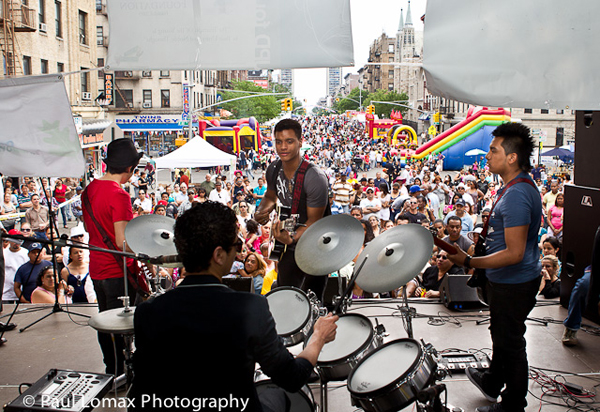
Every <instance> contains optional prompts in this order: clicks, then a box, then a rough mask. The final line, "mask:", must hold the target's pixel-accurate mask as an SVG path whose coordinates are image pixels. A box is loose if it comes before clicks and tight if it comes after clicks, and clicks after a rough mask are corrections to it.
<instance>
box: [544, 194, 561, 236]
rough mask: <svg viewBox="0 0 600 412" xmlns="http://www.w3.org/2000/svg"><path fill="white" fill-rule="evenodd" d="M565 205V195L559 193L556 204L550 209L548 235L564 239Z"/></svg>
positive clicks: (555, 200) (547, 217) (547, 218)
mask: <svg viewBox="0 0 600 412" xmlns="http://www.w3.org/2000/svg"><path fill="white" fill-rule="evenodd" d="M564 205H565V195H564V194H563V193H557V195H556V198H555V199H554V204H553V205H552V206H550V207H549V208H548V215H547V216H546V220H547V223H548V235H549V236H554V237H556V238H558V239H562V234H563V213H564Z"/></svg>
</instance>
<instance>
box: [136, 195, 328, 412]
mask: <svg viewBox="0 0 600 412" xmlns="http://www.w3.org/2000/svg"><path fill="white" fill-rule="evenodd" d="M237 232H238V229H237V218H236V216H235V213H234V212H233V211H232V210H231V209H230V208H228V207H226V206H224V205H222V204H219V203H216V202H211V201H208V202H205V203H202V204H198V205H197V206H194V207H193V208H191V209H190V210H188V211H187V212H186V213H184V214H183V215H182V216H181V217H179V218H178V219H177V222H176V223H175V246H176V247H177V252H178V254H179V256H180V257H181V260H182V262H183V265H184V267H185V269H186V272H187V276H186V277H185V279H184V281H183V282H182V283H181V284H180V285H179V286H178V287H177V288H176V289H173V290H171V291H168V292H167V293H165V294H163V295H160V296H158V297H156V298H155V299H154V300H151V301H150V300H149V301H146V302H144V303H142V304H140V305H139V306H138V307H137V309H136V312H135V318H134V329H135V346H136V352H135V354H134V360H133V366H134V380H133V386H132V390H131V398H132V399H133V400H134V402H135V405H136V408H140V409H148V410H150V409H151V410H161V409H165V410H166V409H167V408H168V406H166V405H170V406H171V407H174V404H173V403H169V402H172V400H173V399H175V398H178V399H179V400H180V404H179V406H180V407H182V406H183V408H184V409H185V405H187V406H188V407H189V408H188V409H190V410H191V409H193V405H194V403H193V402H199V401H198V399H200V400H202V399H205V400H206V399H209V398H211V399H218V400H220V401H221V402H223V404H219V405H220V406H219V409H222V408H223V409H225V410H233V409H235V410H244V411H260V410H265V411H284V410H286V409H288V408H289V400H288V399H287V396H286V395H285V392H284V391H282V390H279V389H278V388H275V389H274V390H270V391H265V392H263V393H261V395H260V396H259V395H257V392H256V390H255V387H254V382H253V374H254V370H255V363H256V362H258V363H259V364H260V367H261V369H262V371H263V372H264V373H265V374H267V375H268V376H270V377H271V379H272V381H273V382H274V383H276V384H277V385H279V386H280V387H281V388H283V389H285V390H287V391H290V392H295V391H297V390H299V389H300V388H301V387H302V386H303V385H305V384H306V383H307V381H308V379H309V377H310V374H311V372H312V370H313V367H314V366H315V365H316V363H317V358H318V355H319V352H320V351H321V349H322V348H323V346H324V344H325V343H327V342H331V341H333V340H334V338H335V334H336V327H337V326H336V324H335V322H336V321H337V319H338V317H337V316H332V315H328V316H326V317H321V318H319V319H318V320H317V322H316V323H315V325H314V333H313V335H312V338H311V339H310V341H309V343H308V345H307V346H306V348H305V349H304V351H302V352H301V353H300V354H299V355H298V357H296V358H294V357H293V356H292V355H291V354H290V353H289V352H288V351H287V349H286V348H285V347H284V346H283V343H282V342H281V340H280V339H279V337H278V336H277V332H276V330H275V323H274V321H273V317H272V316H271V313H270V311H269V307H268V305H267V300H266V299H264V298H262V297H260V296H257V295H255V294H250V293H242V292H235V291H233V290H231V289H229V288H227V287H226V286H225V285H223V284H222V283H221V278H222V277H223V276H224V275H227V274H228V273H229V271H230V268H231V266H232V263H233V261H234V259H235V255H236V253H237V250H238V248H240V247H242V246H243V241H241V240H240V239H239V238H238V233H237ZM157 348H163V349H166V350H168V351H169V354H170V355H169V359H158V358H157V352H156V349H157ZM190 377H193V378H190ZM144 401H146V402H144ZM225 404H226V405H225ZM196 405H197V404H196ZM286 405H287V408H286ZM205 406H208V403H207V404H205ZM195 410H198V409H195Z"/></svg>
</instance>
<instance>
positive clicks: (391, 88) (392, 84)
mask: <svg viewBox="0 0 600 412" xmlns="http://www.w3.org/2000/svg"><path fill="white" fill-rule="evenodd" d="M388 90H390V91H391V90H394V83H388Z"/></svg>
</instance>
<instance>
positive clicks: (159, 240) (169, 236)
mask: <svg viewBox="0 0 600 412" xmlns="http://www.w3.org/2000/svg"><path fill="white" fill-rule="evenodd" d="M174 227H175V219H173V218H170V217H167V216H161V215H142V216H138V217H136V218H135V219H133V220H131V221H130V222H129V223H127V226H126V227H125V240H126V241H127V244H128V245H129V247H130V248H131V250H133V251H134V252H135V253H143V254H146V255H148V256H161V255H162V256H166V255H176V254H177V249H176V248H175V243H174V242H173V237H174V235H173V231H174ZM117 246H118V247H119V246H120V245H117Z"/></svg>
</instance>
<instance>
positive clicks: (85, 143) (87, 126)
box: [79, 119, 112, 149]
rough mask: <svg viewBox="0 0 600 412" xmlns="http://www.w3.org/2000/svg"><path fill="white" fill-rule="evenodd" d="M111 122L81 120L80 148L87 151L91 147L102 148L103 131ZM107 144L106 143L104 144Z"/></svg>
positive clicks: (104, 120) (106, 120)
mask: <svg viewBox="0 0 600 412" xmlns="http://www.w3.org/2000/svg"><path fill="white" fill-rule="evenodd" d="M111 124H112V121H110V120H108V119H83V121H82V125H81V134H80V135H79V139H80V140H81V147H82V148H83V149H89V148H92V147H99V146H103V145H104V144H105V143H104V131H105V130H106V129H107V128H109V127H110V125H111ZM106 144H107V143H106Z"/></svg>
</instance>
